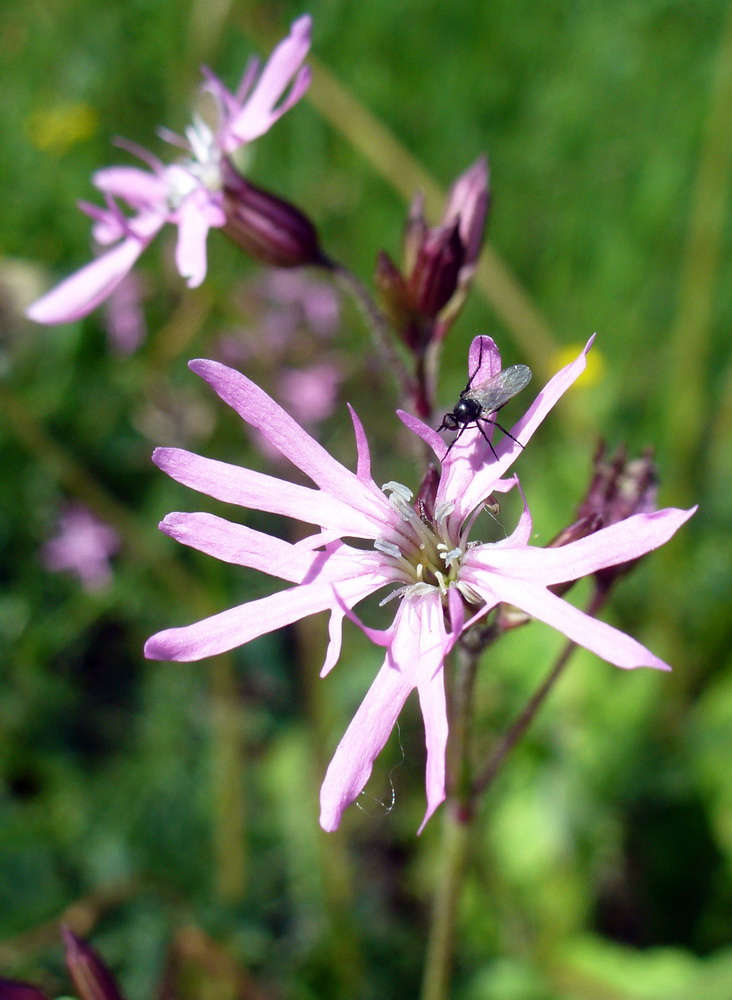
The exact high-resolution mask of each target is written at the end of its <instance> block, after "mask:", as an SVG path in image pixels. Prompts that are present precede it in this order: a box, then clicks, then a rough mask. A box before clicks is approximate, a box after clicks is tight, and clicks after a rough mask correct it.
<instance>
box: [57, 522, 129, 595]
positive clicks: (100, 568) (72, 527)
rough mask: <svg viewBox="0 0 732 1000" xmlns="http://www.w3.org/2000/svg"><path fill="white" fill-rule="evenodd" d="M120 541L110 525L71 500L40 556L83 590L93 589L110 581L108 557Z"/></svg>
mask: <svg viewBox="0 0 732 1000" xmlns="http://www.w3.org/2000/svg"><path fill="white" fill-rule="evenodd" d="M120 544H121V541H120V537H119V535H118V534H117V532H116V531H115V530H114V528H113V527H112V526H111V525H109V524H105V523H104V521H100V520H99V518H98V517H96V515H95V514H93V513H92V512H91V511H90V510H89V509H88V507H85V506H84V505H83V504H80V503H72V504H69V505H68V507H67V508H66V510H65V511H64V512H63V513H62V514H61V516H60V517H59V519H58V534H57V535H55V536H54V537H53V538H51V539H49V540H48V541H47V542H46V544H45V545H44V547H43V550H42V553H41V555H42V559H43V563H44V565H45V567H46V569H48V570H51V572H53V573H61V572H68V573H74V574H75V575H76V576H78V578H79V580H80V581H81V584H82V586H83V587H84V589H85V590H88V591H89V592H93V591H96V590H103V589H104V588H105V587H108V586H109V585H110V583H111V582H112V570H111V568H110V565H109V560H110V558H111V557H112V556H113V555H114V554H115V552H117V551H118V549H119V547H120Z"/></svg>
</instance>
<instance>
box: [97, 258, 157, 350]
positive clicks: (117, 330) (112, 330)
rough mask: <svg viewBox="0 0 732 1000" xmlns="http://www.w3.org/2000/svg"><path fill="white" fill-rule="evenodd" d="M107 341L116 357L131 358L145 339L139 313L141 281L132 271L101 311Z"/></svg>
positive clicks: (111, 294) (123, 279)
mask: <svg viewBox="0 0 732 1000" xmlns="http://www.w3.org/2000/svg"><path fill="white" fill-rule="evenodd" d="M104 314H105V315H104V318H105V326H106V328H107V338H108V342H109V345H110V346H111V348H112V350H113V351H115V352H116V353H117V354H132V353H133V352H134V351H136V350H137V348H138V347H139V346H140V344H141V343H142V342H143V340H144V339H145V337H146V335H147V324H146V323H145V313H144V312H143V309H142V303H141V292H140V278H139V276H138V275H137V274H135V272H134V271H130V272H129V274H126V275H125V276H124V277H123V278H122V280H121V281H120V283H119V284H118V285H117V287H116V288H114V289H113V290H112V291H111V292H110V294H109V298H108V299H107V301H106V303H105V310H104Z"/></svg>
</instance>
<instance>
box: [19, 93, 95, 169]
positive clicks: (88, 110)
mask: <svg viewBox="0 0 732 1000" xmlns="http://www.w3.org/2000/svg"><path fill="white" fill-rule="evenodd" d="M98 127H99V116H98V115H97V113H96V111H95V110H94V108H93V107H92V106H91V105H90V104H84V103H83V102H81V101H61V102H59V103H58V104H55V105H52V106H51V107H44V108H38V109H37V110H36V111H34V112H33V113H32V115H31V116H30V118H29V119H28V123H27V126H26V132H27V135H28V138H29V139H30V141H31V142H32V143H33V145H34V146H35V147H36V149H40V150H42V151H43V152H44V153H55V154H56V155H57V156H62V155H63V154H64V153H65V152H66V150H67V149H69V148H70V147H71V146H73V145H74V144H75V143H77V142H82V141H83V140H84V139H88V138H89V136H90V135H93V134H94V132H96V130H97V128H98Z"/></svg>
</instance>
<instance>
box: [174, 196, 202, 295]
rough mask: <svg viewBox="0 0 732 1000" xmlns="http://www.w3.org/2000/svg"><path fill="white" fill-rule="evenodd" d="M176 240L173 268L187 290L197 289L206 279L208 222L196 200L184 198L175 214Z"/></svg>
mask: <svg viewBox="0 0 732 1000" xmlns="http://www.w3.org/2000/svg"><path fill="white" fill-rule="evenodd" d="M176 219H177V222H178V240H177V242H176V245H175V266H176V267H177V268H178V273H179V274H180V275H181V276H182V277H183V278H185V279H186V284H187V285H188V287H189V288H198V286H199V285H200V284H201V282H202V281H203V279H204V278H205V277H206V266H207V261H206V237H207V236H208V230H209V220H208V218H207V215H206V212H205V211H204V210H202V206H201V205H200V204H199V202H198V199H196V198H194V197H189V198H186V199H185V200H184V202H183V204H182V205H181V206H180V208H179V209H178V211H177V212H176Z"/></svg>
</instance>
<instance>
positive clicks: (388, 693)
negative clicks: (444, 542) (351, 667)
mask: <svg viewBox="0 0 732 1000" xmlns="http://www.w3.org/2000/svg"><path fill="white" fill-rule="evenodd" d="M393 630H394V633H393V634H394V638H393V641H392V643H391V645H390V647H389V649H388V651H387V655H386V659H385V661H384V665H383V666H382V668H381V670H380V671H379V673H378V675H377V677H376V680H375V681H374V683H373V684H372V685H371V688H370V689H369V691H368V693H367V695H366V697H365V698H364V700H363V702H362V703H361V706H360V707H359V709H358V711H357V712H356V715H355V716H354V718H353V720H352V721H351V724H350V725H349V727H348V729H347V730H346V733H345V735H344V737H343V739H342V740H341V742H340V743H339V745H338V747H337V749H336V752H335V754H334V756H333V760H332V761H331V763H330V766H329V768H328V771H327V773H326V776H325V780H324V781H323V787H322V789H321V793H320V803H321V814H320V824H321V826H322V827H323V829H324V830H328V831H330V830H335V829H336V827H337V826H338V824H339V822H340V819H341V815H342V814H343V811H344V810H345V809H346V808H347V806H349V805H350V804H351V802H353V801H354V800H355V799H356V798H357V797H358V796H359V795H360V794H361V792H362V791H363V789H364V786H365V785H366V782H367V781H368V779H369V777H370V775H371V769H372V767H373V762H374V760H375V759H376V757H377V756H378V755H379V753H380V752H381V750H382V749H383V747H384V744H385V743H386V741H387V739H388V738H389V734H390V733H391V731H392V729H393V727H394V724H395V722H396V720H397V717H398V715H399V712H400V711H401V708H402V706H403V704H404V702H405V701H406V698H407V696H408V695H409V692H410V691H411V690H412V689H413V688H415V687H418V688H419V695H420V704H421V706H422V710H423V713H424V720H425V739H426V744H427V776H426V785H427V813H426V815H425V819H424V821H423V823H422V825H423V826H424V823H425V822H426V821H427V819H428V818H429V816H431V815H432V813H433V812H434V810H435V809H436V808H437V806H438V805H439V804H440V802H442V800H443V799H444V797H445V746H446V742H447V714H446V707H445V693H444V680H443V671H442V663H443V660H444V656H445V652H446V649H447V648H448V647H449V646H450V645H451V644H452V637H448V636H447V635H446V633H445V626H444V618H443V614H442V604H441V601H440V597H439V594H438V592H437V591H435V592H434V594H429V595H425V596H422V597H416V598H405V599H404V600H403V601H402V603H401V605H400V607H399V611H398V612H397V616H396V619H395V622H394V626H393Z"/></svg>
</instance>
